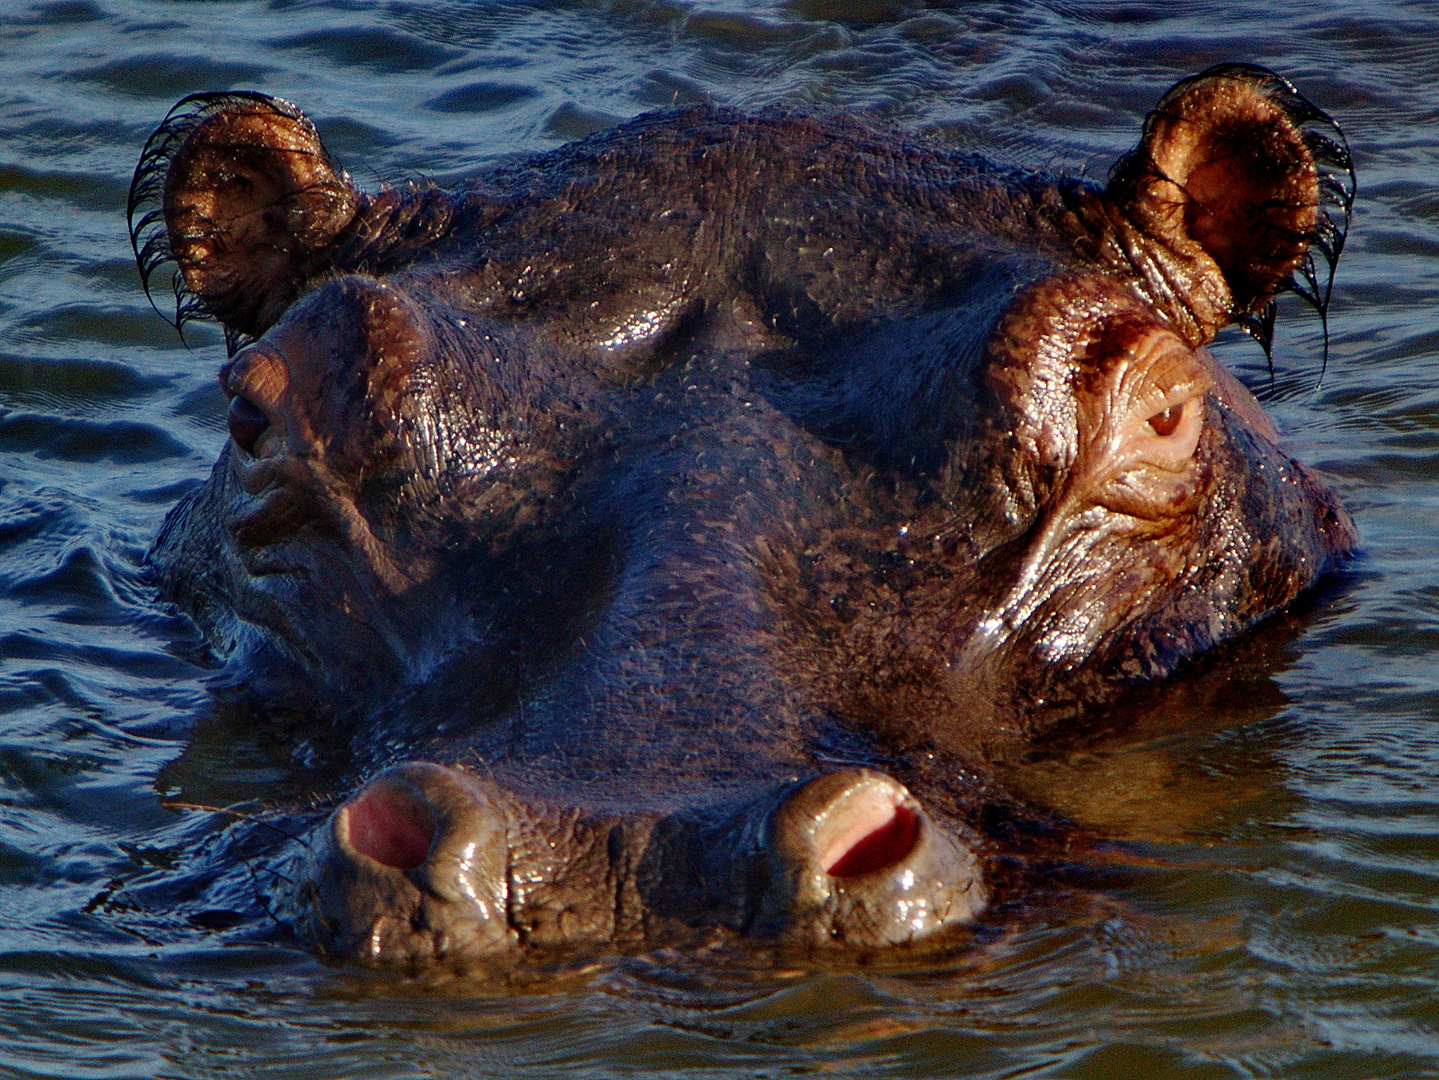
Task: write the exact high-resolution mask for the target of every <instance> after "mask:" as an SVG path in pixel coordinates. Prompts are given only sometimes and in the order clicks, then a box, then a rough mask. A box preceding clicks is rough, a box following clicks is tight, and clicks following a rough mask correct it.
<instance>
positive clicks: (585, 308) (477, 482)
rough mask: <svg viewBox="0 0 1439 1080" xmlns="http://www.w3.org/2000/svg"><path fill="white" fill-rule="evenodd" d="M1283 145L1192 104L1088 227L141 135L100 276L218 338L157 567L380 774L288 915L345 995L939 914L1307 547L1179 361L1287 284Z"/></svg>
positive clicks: (253, 133) (792, 179) (931, 931)
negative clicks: (210, 325) (132, 274)
mask: <svg viewBox="0 0 1439 1080" xmlns="http://www.w3.org/2000/svg"><path fill="white" fill-rule="evenodd" d="M1327 123H1328V121H1327V118H1325V117H1323V115H1322V114H1320V113H1318V112H1317V110H1313V109H1312V107H1310V106H1308V105H1307V103H1305V102H1303V99H1302V98H1300V97H1299V96H1298V95H1297V94H1295V93H1294V91H1293V89H1292V88H1291V87H1289V86H1288V85H1287V84H1285V83H1283V82H1282V81H1281V80H1279V79H1277V78H1276V77H1274V76H1272V75H1269V74H1268V73H1264V72H1260V71H1258V70H1257V69H1248V68H1228V69H1223V70H1215V71H1212V72H1210V73H1206V75H1205V76H1202V77H1199V78H1197V79H1195V80H1188V81H1186V83H1183V84H1180V86H1179V87H1176V89H1175V90H1174V91H1171V93H1170V94H1169V95H1166V97H1165V99H1164V101H1163V102H1162V103H1161V106H1160V108H1159V109H1157V110H1156V112H1155V114H1152V115H1151V118H1150V120H1149V122H1148V123H1147V124H1146V129H1145V138H1144V141H1143V142H1142V143H1141V145H1140V147H1139V148H1138V149H1137V150H1136V151H1135V152H1134V153H1132V154H1131V155H1129V156H1128V157H1126V159H1125V160H1124V161H1123V162H1121V164H1120V166H1118V168H1117V170H1116V173H1115V176H1114V178H1113V179H1112V180H1111V182H1110V184H1109V185H1108V187H1107V188H1100V187H1097V186H1095V185H1092V184H1089V183H1085V182H1082V181H1078V180H1073V179H1066V178H1058V177H1051V176H1043V175H1029V174H1023V173H1019V172H1016V171H1013V170H1007V169H1000V168H996V167H994V166H993V165H991V164H989V163H987V162H985V161H983V160H981V159H978V158H975V157H971V156H966V155H961V154H956V153H953V152H951V151H949V150H947V149H944V148H942V147H937V146H935V145H932V144H929V143H926V142H923V141H919V140H914V139H909V138H906V137H904V136H900V135H897V134H895V133H892V132H887V131H877V130H875V129H872V128H870V127H868V126H865V125H864V124H862V123H860V122H858V121H855V120H852V119H846V118H815V117H809V116H793V115H786V114H779V113H775V114H764V115H762V116H759V117H745V116H742V115H740V114H737V113H734V112H731V111H728V110H723V109H715V108H709V107H704V108H695V109H687V110H683V111H679V112H668V113H659V114H654V115H650V116H644V117H640V118H639V119H637V120H635V121H632V122H630V123H628V124H624V125H622V126H620V127H618V128H615V129H613V130H611V131H608V132H605V133H602V134H600V135H597V136H594V137H592V138H590V139H586V140H584V141H583V142H580V143H576V144H573V145H571V146H567V147H564V148H561V149H560V150H557V151H555V152H553V153H550V154H546V155H543V156H541V157H539V158H536V159H534V160H532V161H530V162H526V163H524V164H521V165H516V166H507V167H504V168H500V169H497V170H494V171H492V172H490V173H488V174H485V175H483V176H481V177H479V178H477V179H475V180H472V181H469V182H467V183H465V184H463V185H461V186H460V187H458V188H457V189H455V190H453V191H441V190H435V189H422V188H411V189H409V190H404V191H386V192H383V193H381V194H379V195H375V196H368V195H364V194H362V193H360V192H358V191H356V190H355V189H353V188H352V187H351V186H350V185H349V182H348V178H346V177H345V176H344V175H343V174H341V173H338V172H337V171H336V170H335V169H334V167H333V166H332V165H331V163H330V162H329V160H328V158H326V157H325V156H324V153H323V150H322V149H321V148H320V146H319V142H318V139H317V137H316V136H315V135H314V132H313V129H312V128H311V127H310V126H309V124H308V122H307V121H305V120H304V119H303V117H301V116H300V114H299V113H298V112H296V111H295V110H294V109H293V108H292V107H290V106H287V105H285V104H284V103H279V102H274V101H272V100H270V99H263V98H259V97H257V96H246V95H214V96H209V97H205V98H202V99H199V100H198V101H197V102H189V103H187V104H186V105H185V107H183V108H181V109H178V110H177V112H176V113H175V114H172V117H171V119H170V120H168V121H167V122H166V125H165V126H164V127H162V128H161V130H160V131H159V132H157V134H156V137H155V138H154V139H153V140H152V142H151V145H150V147H148V148H147V153H146V157H145V159H144V160H142V163H141V167H140V170H139V171H138V172H137V178H136V199H135V204H134V205H135V208H136V209H139V210H143V209H144V208H145V206H146V205H147V202H146V200H147V199H149V200H150V201H152V202H153V203H154V204H155V205H156V210H155V212H154V213H152V214H151V215H149V216H148V217H147V218H145V219H143V220H142V222H141V224H140V226H138V227H137V239H138V240H144V239H145V238H146V236H147V235H149V234H147V232H146V229H147V228H149V229H160V228H163V232H157V233H155V234H154V235H153V236H152V237H151V240H150V243H149V244H148V245H147V246H146V247H144V248H143V249H142V250H141V252H140V254H141V262H142V266H143V267H144V268H145V269H147V270H149V269H152V268H153V265H154V264H155V263H156V262H157V261H158V260H159V258H160V257H162V256H164V257H170V258H173V259H174V260H175V261H176V262H177V263H178V264H179V268H180V273H181V280H182V281H183V283H184V285H185V288H186V290H187V303H188V304H189V310H191V311H199V312H203V313H206V314H208V315H210V316H213V317H215V318H217V319H219V320H220V321H221V322H222V323H223V324H224V325H225V326H226V328H227V331H228V332H229V333H230V335H231V340H232V341H233V342H235V343H236V344H237V345H240V344H244V343H247V342H248V343H250V344H245V347H244V348H241V349H240V350H239V351H238V352H237V353H235V355H234V356H233V358H232V360H231V361H230V362H229V363H228V364H226V366H225V368H224V369H223V371H222V374H221V381H222V384H223V385H224V387H225V389H226V392H227V394H228V395H230V397H231V398H232V404H231V413H230V429H231V433H232V441H231V444H230V445H229V446H228V447H227V449H226V451H225V452H224V453H223V454H222V456H221V458H220V460H219V462H218V463H217V465H216V467H215V470H214V473H213V474H212V476H211V478H210V480H209V482H208V483H206V484H205V485H203V486H202V487H200V488H199V489H197V490H196V491H195V492H194V493H193V494H191V495H190V496H188V497H187V498H186V499H185V500H184V501H183V502H182V503H181V504H180V505H179V506H178V507H176V508H175V509H174V510H173V511H172V512H171V514H170V516H169V517H168V518H167V519H166V522H165V525H164V528H163V529H162V531H161V533H160V536H159V538H158V539H157V541H156V544H155V549H154V552H153V554H152V558H153V561H154V564H155V566H156V568H157V570H158V573H159V576H160V578H161V580H162V581H163V583H164V588H165V593H166V595H167V596H168V597H169V598H171V599H173V600H174V602H175V603H177V604H178V605H179V606H180V608H181V609H182V610H184V611H186V612H188V613H189V614H190V615H191V616H192V617H193V618H194V619H195V621H196V622H197V623H198V624H199V625H200V627H201V628H202V630H203V631H204V632H205V634H206V635H207V637H208V638H209V639H210V641H211V642H212V643H213V645H214V647H215V649H216V651H217V652H218V653H219V654H220V655H221V656H222V657H224V658H225V661H226V664H227V668H228V671H229V674H230V676H231V677H232V678H234V679H236V680H239V681H243V682H245V683H247V684H248V685H250V686H251V687H252V688H253V689H254V691H255V692H256V693H257V694H259V695H261V696H262V697H266V696H268V697H271V698H275V699H277V700H281V701H284V702H286V703H288V704H294V703H295V702H296V701H302V702H305V703H307V705H308V706H309V707H310V708H312V709H314V710H316V711H317V712H319V713H321V714H323V715H327V716H329V717H330V718H331V719H332V720H334V721H335V722H337V723H341V724H343V725H344V726H345V727H346V729H347V730H348V732H349V733H350V734H349V737H348V743H349V748H350V750H351V752H352V753H353V755H354V761H355V763H356V766H355V768H356V775H355V782H356V783H357V784H358V783H359V781H361V780H363V779H365V778H366V777H374V776H375V774H377V773H378V776H377V777H376V778H373V779H371V780H370V782H369V783H368V784H367V785H364V786H361V787H358V790H357V791H356V793H355V794H354V795H353V796H352V797H351V798H350V799H349V800H348V801H347V802H346V803H345V804H344V805H343V806H341V807H340V809H339V810H337V811H336V812H335V813H334V814H333V815H332V816H331V817H330V818H329V819H328V820H327V821H325V822H324V823H323V824H322V825H320V826H319V827H318V828H317V829H316V832H315V834H314V837H313V840H312V842H311V844H310V848H309V850H308V853H306V854H305V855H304V856H303V857H302V858H300V861H299V863H298V864H297V866H296V867H295V868H293V870H294V872H293V874H292V875H291V876H292V877H293V878H294V879H295V880H296V882H297V884H296V887H295V889H294V890H293V891H292V892H290V893H288V894H287V895H286V896H285V897H283V898H282V903H283V905H284V906H285V907H286V910H287V911H288V913H289V917H290V918H291V919H292V920H293V921H294V922H295V923H296V924H297V925H298V926H300V927H301V928H302V929H303V930H304V931H305V932H306V933H308V934H310V935H311V936H312V937H313V939H314V940H315V941H316V943H317V944H318V945H319V946H320V947H321V948H323V949H325V950H327V951H329V952H332V953H336V954H340V955H344V956H350V957H354V958H357V959H360V960H362V961H365V962H372V963H396V962H400V963H422V962H428V961H431V960H434V959H448V960H451V961H455V962H459V963H469V962H471V961H486V960H491V959H494V958H497V957H498V958H501V959H503V958H512V957H514V956H517V955H519V954H520V953H522V952H523V951H525V949H526V948H529V949H534V948H539V947H546V946H561V947H574V946H579V947H582V948H598V949H605V950H608V949H619V948H629V947H643V946H648V945H654V944H658V943H664V942H674V941H685V940H691V939H693V936H694V935H695V934H700V935H704V934H708V933H712V932H713V930H714V928H720V929H721V930H722V931H723V932H730V931H736V932H740V933H748V934H752V935H758V936H762V937H770V938H778V939H780V940H784V941H791V942H799V943H811V944H813V943H819V942H833V941H841V942H846V943H850V944H854V945H859V946H879V945H894V944H899V943H905V942H911V941H915V940H919V939H923V938H929V937H933V936H935V935H938V934H940V933H941V932H942V931H944V930H946V929H948V928H952V927H956V926H962V925H964V924H966V923H968V922H970V921H971V920H973V919H974V918H975V916H976V915H977V914H978V913H979V912H980V911H981V910H982V909H983V908H984V905H985V903H986V901H987V899H988V897H989V894H990V886H989V884H988V883H987V881H986V872H985V870H984V858H985V856H986V852H985V850H984V849H983V848H982V845H981V843H980V841H979V838H978V833H977V832H976V829H975V827H974V818H975V815H976V813H977V811H978V807H979V806H980V805H981V803H982V802H984V801H985V800H986V799H989V798H992V797H993V795H992V793H987V792H986V789H985V784H986V781H985V775H986V773H985V762H986V759H987V757H988V756H989V755H990V754H992V753H993V752H995V750H996V749H997V748H1001V747H1004V746H1006V745H1011V744H1013V743H1014V741H1015V740H1018V739H1022V738H1026V737H1031V736H1033V735H1034V734H1035V733H1036V732H1038V731H1041V730H1043V729H1044V728H1045V727H1046V726H1048V725H1051V724H1053V723H1054V722H1055V721H1057V720H1060V719H1073V718H1076V717H1081V716H1082V715H1083V714H1084V713H1085V711H1086V710H1091V709H1093V708H1095V707H1097V706H1100V705H1103V704H1104V703H1106V702H1108V701H1110V700H1112V699H1113V698H1114V697H1115V696H1116V695H1117V694H1120V693H1122V692H1123V691H1124V690H1125V689H1126V688H1127V687H1131V686H1133V685H1135V684H1137V683H1139V682H1143V681H1147V680H1152V679H1155V678H1159V677H1162V676H1165V675H1167V674H1169V673H1170V672H1171V671H1172V670H1173V669H1174V668H1175V666H1176V665H1177V664H1179V663H1180V662H1181V661H1183V660H1184V659H1186V658H1188V657H1191V656H1194V655H1195V654H1197V653H1200V652H1202V651H1203V650H1205V649H1207V648H1209V647H1211V646H1212V645H1214V644H1215V643H1217V642H1219V641H1223V640H1225V639H1227V638H1230V637H1233V636H1234V635H1236V634H1238V633H1240V632H1242V631H1243V630H1244V629H1246V628H1247V627H1249V626H1250V625H1252V624H1253V623H1254V622H1255V621H1256V620H1258V619H1260V618H1263V617H1264V616H1265V615H1266V614H1269V613H1271V612H1273V611H1275V610H1276V609H1278V608H1280V607H1282V606H1283V605H1285V604H1287V603H1289V602H1290V601H1291V600H1293V599H1294V597H1296V596H1297V595H1298V594H1299V593H1301V592H1302V591H1304V590H1305V589H1307V588H1309V587H1310V586H1311V585H1312V584H1313V583H1314V582H1315V581H1316V580H1317V578H1318V577H1319V576H1320V575H1321V574H1322V573H1323V572H1324V571H1325V569H1326V568H1327V567H1329V566H1331V565H1332V564H1333V563H1334V561H1335V560H1336V559H1339V558H1342V557H1343V556H1344V555H1345V554H1346V553H1347V552H1348V551H1349V550H1350V549H1351V547H1352V545H1353V541H1354V534H1353V531H1352V526H1351V525H1350V523H1349V520H1348V518H1347V516H1346V515H1345V514H1344V512H1343V511H1342V510H1341V509H1340V508H1339V507H1338V506H1337V504H1336V502H1335V501H1334V499H1333V497H1332V496H1331V495H1330V494H1329V492H1328V491H1327V490H1326V488H1325V487H1324V485H1323V484H1322V483H1321V482H1320V481H1319V480H1317V479H1316V478H1315V477H1314V476H1313V475H1312V474H1311V473H1310V472H1308V471H1307V470H1306V469H1305V468H1304V467H1302V466H1300V465H1298V464H1297V463H1295V462H1294V461H1292V460H1291V459H1290V458H1288V457H1287V456H1285V455H1284V454H1283V453H1282V452H1281V451H1280V450H1279V449H1278V448H1277V447H1276V445H1275V437H1274V432H1273V428H1272V425H1270V424H1269V422H1268V420H1267V418H1265V417H1264V415H1263V412H1262V410H1261V409H1260V407H1259V406H1258V404H1257V403H1256V402H1255V401H1254V400H1253V398H1252V397H1250V396H1249V395H1248V394H1247V392H1245V391H1244V390H1243V388H1242V387H1240V386H1239V385H1238V384H1237V383H1236V382H1235V381H1234V380H1233V379H1232V378H1231V377H1229V376H1227V375H1226V374H1225V373H1224V372H1223V371H1222V369H1220V368H1219V366H1218V365H1217V364H1216V363H1215V362H1214V361H1213V359H1212V358H1210V357H1209V356H1208V354H1207V353H1205V352H1204V351H1203V349H1202V346H1203V344H1204V343H1205V342H1207V341H1208V340H1209V339H1211V338H1212V337H1213V335H1214V333H1215V332H1216V331H1217V330H1218V329H1219V328H1220V327H1221V326H1223V325H1225V324H1226V323H1231V322H1235V321H1240V320H1244V319H1248V318H1252V317H1254V316H1255V315H1256V313H1259V312H1261V311H1262V310H1263V309H1264V307H1265V305H1266V304H1267V303H1268V302H1269V301H1270V300H1271V298H1272V296H1273V295H1274V293H1275V292H1277V291H1279V290H1281V289H1282V288H1284V287H1285V286H1286V283H1288V282H1289V281H1290V280H1291V278H1290V275H1291V274H1292V273H1293V272H1294V271H1295V269H1296V267H1298V266H1300V265H1301V264H1302V260H1304V259H1305V258H1306V254H1307V252H1308V250H1309V248H1310V245H1311V244H1312V243H1316V242H1318V243H1320V244H1321V245H1322V244H1324V242H1325V241H1326V240H1329V241H1331V243H1330V246H1334V245H1333V243H1332V240H1333V234H1332V230H1330V229H1329V225H1328V221H1327V219H1326V218H1325V217H1324V216H1323V213H1322V208H1323V204H1324V201H1325V198H1326V195H1327V194H1328V193H1329V192H1331V191H1334V190H1336V187H1335V182H1334V181H1333V180H1332V179H1331V178H1330V177H1329V176H1328V174H1327V173H1326V172H1325V167H1326V165H1327V166H1332V165H1334V164H1335V163H1336V162H1337V161H1340V160H1341V158H1342V151H1341V150H1340V149H1339V147H1338V146H1337V145H1336V144H1334V143H1332V142H1328V141H1326V140H1324V139H1323V138H1320V137H1319V136H1317V135H1314V134H1312V133H1310V132H1308V131H1307V130H1306V129H1305V127H1304V125H1306V124H1308V125H1310V126H1314V125H1315V124H1318V125H1320V126H1323V125H1324V124H1327ZM1336 130H1337V129H1336ZM1316 156H1317V157H1318V159H1319V160H1318V161H1317V162H1316ZM1342 194H1343V193H1342V192H1341V195H1342ZM1340 240H1341V241H1342V236H1341V237H1340ZM406 761H409V762H411V763H412V764H408V765H398V766H397V763H400V762H406ZM426 762H428V763H429V764H425V763H426ZM386 768H389V771H386V772H379V770H382V769H386ZM916 796H918V798H917V797H916Z"/></svg>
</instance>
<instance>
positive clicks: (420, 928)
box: [297, 763, 514, 964]
mask: <svg viewBox="0 0 1439 1080" xmlns="http://www.w3.org/2000/svg"><path fill="white" fill-rule="evenodd" d="M508 831H509V825H508V814H507V812H506V808H505V807H504V805H503V803H502V802H501V801H500V799H499V797H498V792H497V791H493V790H491V789H489V788H488V787H487V785H484V784H482V783H480V782H478V781H475V780H474V779H473V778H471V777H469V776H467V775H466V774H464V773H462V772H459V771H458V770H455V769H448V768H444V767H442V766H439V765H430V764H423V763H419V764H410V765H404V766H401V767H400V768H397V769H391V770H389V771H387V772H385V773H382V774H381V775H380V776H378V777H377V778H376V779H374V780H373V781H371V782H370V783H369V784H368V785H367V786H366V787H364V788H363V789H362V790H361V791H359V792H358V793H357V794H356V795H354V796H353V797H352V798H351V799H350V800H349V801H348V802H346V803H345V804H344V805H343V806H341V807H340V808H339V809H338V810H336V811H335V812H334V813H333V814H332V815H331V816H330V818H329V820H328V821H327V822H325V823H324V824H323V825H322V826H320V827H319V828H318V829H317V830H316V831H315V833H314V834H313V839H312V840H311V843H310V851H309V856H308V858H307V860H306V865H305V868H304V870H303V872H302V880H301V882H300V883H299V889H300V896H299V897H298V898H297V899H298V900H299V901H300V907H301V914H302V916H307V917H308V921H309V923H310V924H311V926H312V928H313V930H314V931H315V934H316V937H317V939H318V940H319V941H320V942H321V944H322V945H323V947H324V948H325V950H326V951H327V952H330V953H333V954H336V955H341V956H347V957H352V958H354V959H357V960H360V961H362V962H365V963H373V964H406V963H410V964H414V963H423V962H427V961H431V960H438V959H442V958H445V957H447V956H453V955H469V954H487V953H494V952H498V951H502V950H503V949H504V947H505V945H506V944H508V943H509V942H510V940H511V939H512V938H513V937H514V933H513V931H512V929H511V927H510V924H509V921H508V918H507V902H508V892H509V889H508V877H507V872H506V861H507V858H508V848H507V835H508Z"/></svg>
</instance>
